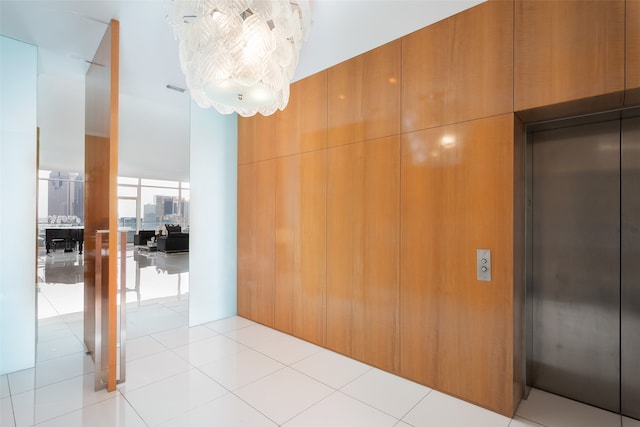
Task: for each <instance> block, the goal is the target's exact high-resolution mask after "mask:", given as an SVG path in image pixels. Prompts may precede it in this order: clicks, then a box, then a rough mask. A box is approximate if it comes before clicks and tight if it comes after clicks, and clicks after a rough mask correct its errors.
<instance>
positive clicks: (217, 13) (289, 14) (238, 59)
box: [169, 0, 310, 117]
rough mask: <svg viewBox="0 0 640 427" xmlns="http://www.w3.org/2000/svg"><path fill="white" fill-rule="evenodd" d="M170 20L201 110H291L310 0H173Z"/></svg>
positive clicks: (246, 113)
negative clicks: (292, 94) (296, 70)
mask: <svg viewBox="0 0 640 427" xmlns="http://www.w3.org/2000/svg"><path fill="white" fill-rule="evenodd" d="M169 22H171V24H172V25H173V28H174V31H175V34H176V36H177V38H178V40H179V42H180V65H181V67H182V71H183V72H184V74H185V76H186V80H187V86H188V87H189V91H190V92H191V96H192V98H193V99H194V100H195V101H196V102H197V104H198V105H199V106H200V107H202V108H207V107H210V106H213V107H215V108H216V109H217V110H218V111H219V112H221V113H223V114H229V113H232V112H234V111H235V112H237V113H238V114H240V115H241V116H245V117H246V116H252V115H254V114H256V113H260V114H262V115H265V116H267V115H270V114H273V113H274V112H275V111H276V110H277V109H280V110H283V109H284V108H285V107H286V105H287V102H289V84H290V82H291V79H292V78H293V75H294V72H295V68H296V66H297V64H298V55H299V52H300V47H301V44H302V40H303V38H304V36H305V35H306V31H307V29H308V27H309V23H310V16H309V3H308V0H172V1H171V4H170V11H169Z"/></svg>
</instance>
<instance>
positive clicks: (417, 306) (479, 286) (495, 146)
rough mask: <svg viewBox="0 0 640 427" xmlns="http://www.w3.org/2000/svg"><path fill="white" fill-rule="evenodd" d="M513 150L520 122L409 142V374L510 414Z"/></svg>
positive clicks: (405, 235)
mask: <svg viewBox="0 0 640 427" xmlns="http://www.w3.org/2000/svg"><path fill="white" fill-rule="evenodd" d="M513 146H514V145H513V113H509V114H504V115H501V116H495V117H491V118H486V119H478V120H474V121H470V122H465V123H460V124H455V125H450V126H444V127H439V128H433V129H428V130H424V131H417V132H412V133H408V134H405V135H403V136H402V202H401V212H402V214H401V224H402V233H401V239H402V261H401V265H400V271H401V276H400V277H401V279H400V282H401V288H400V289H401V292H400V295H401V305H400V307H401V310H400V311H401V313H402V318H401V329H400V336H401V342H402V350H401V354H402V359H401V367H402V368H401V373H402V375H403V376H406V377H407V378H410V379H413V380H415V381H417V382H420V383H423V384H430V385H431V386H432V387H434V388H436V389H438V390H442V391H444V392H446V393H449V394H452V395H456V396H461V397H466V398H468V396H477V397H476V399H477V400H476V401H477V402H480V403H481V404H483V405H484V406H487V407H489V408H492V409H494V410H497V411H498V412H502V413H508V412H509V411H510V410H512V407H511V405H512V404H513V403H512V402H511V399H510V398H511V395H512V390H511V388H512V383H511V381H512V378H511V371H510V369H507V367H508V366H510V365H511V360H512V357H513V352H512V351H511V350H510V349H509V348H508V347H510V346H511V345H512V344H513V330H512V327H513V326H512V316H513V313H512V310H513V285H512V283H513V247H512V245H513V225H512V224H513V155H514V154H513ZM478 248H487V249H491V251H492V253H491V257H492V280H491V282H489V283H487V282H479V281H478V280H477V278H476V249H478ZM496 344H498V345H496ZM505 344H508V346H505ZM479 397H481V398H482V400H480V399H478V398H479Z"/></svg>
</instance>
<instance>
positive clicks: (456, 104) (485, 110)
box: [402, 1, 513, 132]
mask: <svg viewBox="0 0 640 427" xmlns="http://www.w3.org/2000/svg"><path fill="white" fill-rule="evenodd" d="M510 111H513V2H512V1H490V2H488V3H485V4H482V5H480V6H478V7H474V8H472V9H469V10H467V11H465V12H463V13H460V14H458V15H455V16H452V17H451V18H448V19H445V20H444V21H441V22H438V23H436V24H434V25H430V26H429V27H426V28H423V29H422V30H419V31H417V32H415V33H413V34H410V35H408V36H406V37H404V38H403V39H402V130H403V132H411V131H414V130H418V129H427V128H432V127H435V126H442V125H446V124H451V123H458V122H461V121H464V120H472V119H476V118H481V117H489V116H493V115H496V114H502V113H506V112H510Z"/></svg>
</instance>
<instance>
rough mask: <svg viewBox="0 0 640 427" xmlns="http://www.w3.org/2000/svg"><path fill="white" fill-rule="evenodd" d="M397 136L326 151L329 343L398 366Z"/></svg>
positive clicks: (389, 367)
mask: <svg viewBox="0 0 640 427" xmlns="http://www.w3.org/2000/svg"><path fill="white" fill-rule="evenodd" d="M399 141H400V140H399V137H389V138H382V139H378V140H373V141H368V142H366V143H357V144H350V145H346V146H341V147H335V148H332V149H330V150H329V154H328V184H327V188H328V189H327V192H328V193H327V346H328V347H330V348H332V349H334V350H336V351H339V352H341V353H344V354H347V355H349V356H352V357H354V358H356V359H359V360H362V361H366V363H369V364H371V365H374V366H377V367H380V368H382V369H385V370H388V371H391V372H397V371H398V370H399V354H398V353H399V341H398V336H399V334H398V332H399V248H400V247H399V245H400V243H399V190H400V163H399V161H400V158H399V154H400V152H399Z"/></svg>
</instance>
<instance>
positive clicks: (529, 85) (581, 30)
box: [514, 0, 625, 111]
mask: <svg viewBox="0 0 640 427" xmlns="http://www.w3.org/2000/svg"><path fill="white" fill-rule="evenodd" d="M515 5H516V13H515V52H514V63H515V65H514V67H515V68H514V79H515V81H514V105H515V111H520V110H526V109H530V108H537V107H542V106H547V105H552V104H558V103H562V102H567V101H573V100H577V99H582V98H589V97H593V96H598V95H604V94H610V93H614V92H619V91H622V90H624V37H625V34H624V28H625V26H624V22H625V18H624V13H625V3H624V0H610V1H594V0H566V1H554V0H516V2H515Z"/></svg>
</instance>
